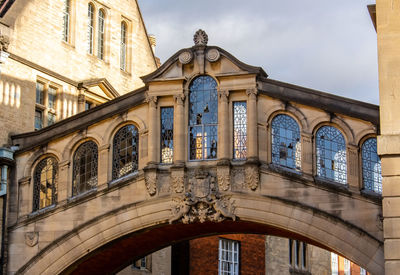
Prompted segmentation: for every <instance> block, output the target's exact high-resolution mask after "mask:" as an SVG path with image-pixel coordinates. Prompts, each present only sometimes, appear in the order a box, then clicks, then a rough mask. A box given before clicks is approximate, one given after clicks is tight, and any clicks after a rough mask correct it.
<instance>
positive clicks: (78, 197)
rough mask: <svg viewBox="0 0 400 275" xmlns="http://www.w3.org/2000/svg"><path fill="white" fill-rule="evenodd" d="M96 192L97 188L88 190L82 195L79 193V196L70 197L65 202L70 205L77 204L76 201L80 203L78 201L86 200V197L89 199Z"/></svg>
mask: <svg viewBox="0 0 400 275" xmlns="http://www.w3.org/2000/svg"><path fill="white" fill-rule="evenodd" d="M96 192H97V187H95V188H93V189H90V190H88V191H85V192H83V193H81V194H79V195H76V196H73V197H70V198H68V199H67V201H68V203H71V202H78V201H80V200H84V199H86V198H87V197H89V196H90V195H93V194H95V193H96Z"/></svg>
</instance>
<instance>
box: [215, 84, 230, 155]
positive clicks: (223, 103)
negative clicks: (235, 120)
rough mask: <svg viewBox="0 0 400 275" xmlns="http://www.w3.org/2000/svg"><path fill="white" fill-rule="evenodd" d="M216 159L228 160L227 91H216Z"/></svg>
mask: <svg viewBox="0 0 400 275" xmlns="http://www.w3.org/2000/svg"><path fill="white" fill-rule="evenodd" d="M218 98H219V106H218V143H219V144H218V158H219V159H222V160H224V159H230V158H231V151H230V148H231V146H230V144H231V142H230V134H229V133H230V131H229V91H227V90H219V91H218Z"/></svg>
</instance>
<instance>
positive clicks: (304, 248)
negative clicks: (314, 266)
mask: <svg viewBox="0 0 400 275" xmlns="http://www.w3.org/2000/svg"><path fill="white" fill-rule="evenodd" d="M301 256H302V257H301V267H302V268H303V269H306V268H307V244H306V243H303V242H302V253H301Z"/></svg>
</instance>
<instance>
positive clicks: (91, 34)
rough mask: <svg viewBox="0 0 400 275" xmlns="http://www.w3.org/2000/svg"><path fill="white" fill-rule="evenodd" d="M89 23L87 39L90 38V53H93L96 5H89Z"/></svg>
mask: <svg viewBox="0 0 400 275" xmlns="http://www.w3.org/2000/svg"><path fill="white" fill-rule="evenodd" d="M87 20H88V23H87V28H88V29H87V36H88V37H87V39H88V49H87V50H88V53H90V54H93V38H94V6H93V4H90V3H89V5H88V18H87Z"/></svg>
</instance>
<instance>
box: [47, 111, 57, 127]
mask: <svg viewBox="0 0 400 275" xmlns="http://www.w3.org/2000/svg"><path fill="white" fill-rule="evenodd" d="M54 123H56V115H55V114H52V113H48V114H47V126H50V125H52V124H54Z"/></svg>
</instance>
